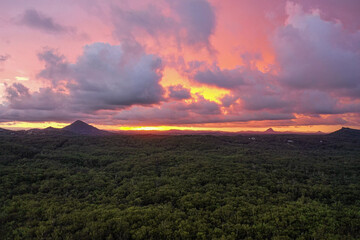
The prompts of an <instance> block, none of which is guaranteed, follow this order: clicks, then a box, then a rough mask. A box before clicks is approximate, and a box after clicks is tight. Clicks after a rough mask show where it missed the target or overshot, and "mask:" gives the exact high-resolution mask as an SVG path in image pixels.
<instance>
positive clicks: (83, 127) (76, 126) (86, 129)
mask: <svg viewBox="0 0 360 240" xmlns="http://www.w3.org/2000/svg"><path fill="white" fill-rule="evenodd" d="M47 129H49V128H47ZM61 130H62V131H66V132H71V133H75V134H79V135H91V136H104V135H113V133H111V132H107V131H104V130H100V129H97V128H96V127H93V126H91V125H89V124H87V123H85V122H83V121H80V120H77V121H75V122H73V123H72V124H70V125H69V126H66V127H64V128H62V129H61Z"/></svg>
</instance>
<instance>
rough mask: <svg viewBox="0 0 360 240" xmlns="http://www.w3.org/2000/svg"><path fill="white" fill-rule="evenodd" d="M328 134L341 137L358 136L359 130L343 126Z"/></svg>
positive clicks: (359, 135) (359, 136)
mask: <svg viewBox="0 0 360 240" xmlns="http://www.w3.org/2000/svg"><path fill="white" fill-rule="evenodd" d="M329 136H332V137H342V138H360V130H357V129H352V128H346V127H343V128H341V129H339V130H337V131H335V132H333V133H330V134H329Z"/></svg>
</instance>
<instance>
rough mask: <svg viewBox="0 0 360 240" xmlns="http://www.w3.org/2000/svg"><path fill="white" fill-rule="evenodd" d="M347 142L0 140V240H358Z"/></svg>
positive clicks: (358, 152)
mask: <svg viewBox="0 0 360 240" xmlns="http://www.w3.org/2000/svg"><path fill="white" fill-rule="evenodd" d="M289 140H291V141H289ZM359 143H360V140H359V138H338V137H336V136H290V135H289V136H284V135H279V136H256V138H255V140H253V139H249V137H247V136H228V137H226V136H223V137H215V136H151V135H149V136H57V135H52V136H51V135H47V136H25V135H24V136H11V135H8V136H5V135H4V136H1V137H0V183H1V184H0V208H1V209H0V236H1V238H2V239H359V238H360V176H359V173H360V144H359Z"/></svg>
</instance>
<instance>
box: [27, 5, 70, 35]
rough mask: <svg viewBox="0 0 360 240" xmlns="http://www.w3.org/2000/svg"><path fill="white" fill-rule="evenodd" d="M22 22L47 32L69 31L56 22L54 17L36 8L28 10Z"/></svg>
mask: <svg viewBox="0 0 360 240" xmlns="http://www.w3.org/2000/svg"><path fill="white" fill-rule="evenodd" d="M20 24H23V25H25V26H28V27H31V28H34V29H38V30H41V31H44V32H47V33H64V32H67V31H69V29H68V28H67V27H65V26H63V25H61V24H59V23H57V22H55V20H54V19H53V18H51V17H49V16H46V15H45V14H43V13H41V12H39V11H37V10H35V9H28V10H26V11H25V12H24V13H23V15H22V18H21V20H20Z"/></svg>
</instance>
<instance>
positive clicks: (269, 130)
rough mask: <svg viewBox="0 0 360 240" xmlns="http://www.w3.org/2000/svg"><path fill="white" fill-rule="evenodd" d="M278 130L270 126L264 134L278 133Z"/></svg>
mask: <svg viewBox="0 0 360 240" xmlns="http://www.w3.org/2000/svg"><path fill="white" fill-rule="evenodd" d="M276 133H277V132H275V131H274V129H272V128H269V129H268V130H266V131H265V132H264V134H276Z"/></svg>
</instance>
